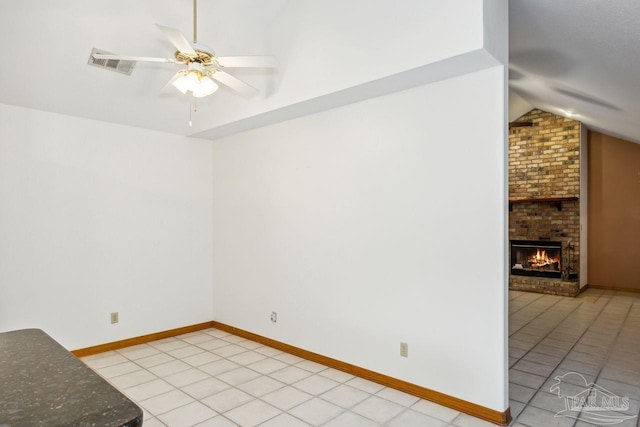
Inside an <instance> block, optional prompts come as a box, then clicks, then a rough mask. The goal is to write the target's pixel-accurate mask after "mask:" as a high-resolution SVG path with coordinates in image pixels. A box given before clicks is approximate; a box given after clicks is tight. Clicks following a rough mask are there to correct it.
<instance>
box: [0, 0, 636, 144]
mask: <svg viewBox="0 0 640 427" xmlns="http://www.w3.org/2000/svg"><path fill="white" fill-rule="evenodd" d="M463 3H464V4H465V5H466V6H465V7H469V6H468V5H469V4H472V3H470V2H468V1H465V2H463ZM478 3H480V2H478ZM437 4H438V1H432V0H403V1H402V2H391V1H388V2H384V1H376V2H372V1H368V0H349V1H347V2H345V1H334V0H326V1H323V2H318V1H308V0H295V1H294V0H260V1H258V0H201V1H200V2H199V5H198V15H199V19H198V39H199V41H200V42H203V43H205V44H207V45H209V46H211V47H212V48H213V49H214V50H215V52H216V53H217V54H218V55H221V56H227V55H251V54H273V55H275V56H276V57H277V58H278V59H279V61H280V68H279V69H278V70H277V71H269V70H234V71H233V74H234V75H236V76H237V77H239V78H241V79H243V80H245V81H246V82H248V83H250V84H251V85H253V86H255V87H256V88H258V89H259V90H260V94H259V95H258V96H256V97H254V98H249V99H247V98H243V97H242V96H239V95H237V94H236V93H233V92H232V91H231V90H228V89H226V88H222V89H221V90H219V91H218V92H217V93H216V94H215V95H214V96H211V97H208V98H204V99H202V100H201V101H200V102H199V104H198V112H197V113H195V114H194V115H193V122H194V125H193V127H192V128H190V127H189V126H188V121H189V102H188V100H187V99H185V97H184V96H183V95H181V94H179V93H178V92H177V91H174V90H165V91H161V89H162V87H163V86H164V85H165V84H166V82H167V81H168V80H169V78H170V77H171V76H172V75H173V74H174V73H175V72H176V70H177V66H176V65H173V64H160V63H137V65H136V67H135V69H134V71H133V73H132V75H131V76H126V75H123V74H118V73H114V72H110V71H107V70H104V69H100V68H97V67H92V66H89V65H87V61H88V59H89V55H90V52H91V49H92V48H94V47H96V48H99V49H103V50H106V51H110V52H115V53H119V54H128V55H142V56H159V57H170V56H172V54H173V51H174V48H173V47H172V45H171V44H170V43H169V42H168V41H167V40H166V38H165V37H164V36H163V34H162V33H161V32H160V31H158V29H157V28H156V26H155V23H160V24H164V25H167V26H170V27H173V28H177V29H179V30H181V31H182V32H183V33H184V34H185V35H187V36H191V34H192V25H193V24H192V0H136V1H129V0H94V1H83V0H51V1H40V0H20V1H14V2H8V1H3V2H0V40H2V46H3V61H2V63H1V64H0V103H5V104H10V105H16V106H22V107H27V108H34V109H41V110H45V111H51V112H56V113H61V114H68V115H73V116H79V117H85V118H90V119H96V120H102V121H108V122H113V123H119V124H125V125H131V126H138V127H143V128H147V129H154V130H159V131H165V132H171V133H178V134H186V135H196V136H202V137H206V138H212V139H213V138H216V137H218V136H221V135H224V134H226V133H231V132H234V131H237V130H241V129H242V126H234V124H235V123H239V122H241V121H242V120H245V119H246V118H247V117H257V116H260V115H263V114H265V113H266V112H269V111H271V112H273V111H283V110H284V109H287V108H288V109H292V108H293V109H295V108H298V109H299V110H300V111H301V113H300V114H302V113H304V111H310V110H309V107H308V105H307V106H306V107H305V106H304V105H306V104H305V102H308V101H309V100H312V99H320V98H322V97H323V96H327V95H328V94H334V93H340V92H341V91H345V90H347V89H349V88H353V87H358V86H361V85H363V84H366V83H368V82H373V81H378V80H380V79H385V78H388V77H389V76H399V77H396V80H395V81H394V82H393V84H394V85H395V86H394V87H395V88H401V87H402V85H398V80H401V79H403V78H405V77H403V76H402V74H401V73H403V72H406V71H408V70H412V69H416V68H418V67H421V66H423V65H424V64H429V63H432V62H435V61H437V60H439V59H441V58H440V56H439V55H440V52H439V51H438V48H437V44H429V49H420V41H421V40H430V39H434V37H437V35H438V34H439V31H440V29H439V28H438V25H443V26H445V27H447V26H449V27H450V26H452V25H453V26H455V25H459V26H460V31H464V25H465V23H464V22H459V20H456V17H455V16H452V17H450V19H449V20H446V22H441V23H434V22H432V21H429V19H430V14H429V10H430V8H431V7H437ZM509 5H510V32H511V34H510V53H511V65H510V87H511V89H512V91H513V93H514V94H515V95H517V96H519V97H521V98H522V99H523V100H524V104H525V105H527V106H533V107H538V108H542V109H545V110H548V111H550V112H555V113H560V114H564V113H565V112H567V111H570V112H574V113H576V118H577V119H578V120H580V121H582V122H584V123H586V124H587V125H588V126H589V127H592V128H594V129H598V130H601V131H603V132H605V133H609V134H612V135H617V136H621V137H625V138H627V139H631V140H634V141H639V142H640V123H639V122H638V121H637V118H638V117H640V84H638V82H637V71H638V70H639V69H640V43H639V42H638V41H639V40H640V27H638V26H637V22H638V21H639V18H640V3H638V2H637V0H616V1H615V2H611V1H607V0H580V1H578V0H570V1H562V2H558V1H556V0H535V1H532V0H510V2H509ZM479 10H481V8H480V9H479ZM425 23H426V24H428V25H426V24H425ZM445 27H443V28H445ZM440 42H442V43H447V45H451V44H452V43H454V44H455V43H456V41H455V40H454V39H447V40H441V41H439V43H440ZM469 48H470V47H469V46H461V47H460V49H461V52H463V51H465V49H466V50H468V49H469ZM406 78H407V79H410V78H411V77H410V76H407V77H406ZM412 84H415V82H413V83H412ZM378 89H379V88H378ZM376 90H377V89H376ZM349 96H353V94H349V93H347V94H345V95H344V97H349ZM325 104H326V103H325ZM288 114H289V115H290V114H291V113H290V112H289V113H288ZM286 116H287V115H286V114H284V115H283V116H282V117H286ZM256 123H258V124H259V123H260V121H259V120H258V121H257V122H256Z"/></svg>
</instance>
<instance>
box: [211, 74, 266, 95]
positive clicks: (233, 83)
mask: <svg viewBox="0 0 640 427" xmlns="http://www.w3.org/2000/svg"><path fill="white" fill-rule="evenodd" d="M209 76H210V77H211V78H212V79H214V80H217V81H219V82H220V83H222V84H223V85H225V86H227V87H229V88H231V89H233V90H235V91H236V92H239V93H241V94H242V95H245V96H251V95H255V94H256V93H258V89H256V88H255V87H253V86H250V85H248V84H246V83H245V82H243V81H242V80H240V79H238V78H236V77H233V76H232V75H231V74H227V73H225V72H224V71H220V70H218V71H216V72H215V73H211V74H209Z"/></svg>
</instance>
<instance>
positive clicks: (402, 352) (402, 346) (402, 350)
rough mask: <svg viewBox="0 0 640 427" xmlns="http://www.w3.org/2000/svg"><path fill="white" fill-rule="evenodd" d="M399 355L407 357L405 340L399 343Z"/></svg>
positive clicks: (407, 351)
mask: <svg viewBox="0 0 640 427" xmlns="http://www.w3.org/2000/svg"><path fill="white" fill-rule="evenodd" d="M400 356H402V357H409V344H407V343H406V342H401V343H400Z"/></svg>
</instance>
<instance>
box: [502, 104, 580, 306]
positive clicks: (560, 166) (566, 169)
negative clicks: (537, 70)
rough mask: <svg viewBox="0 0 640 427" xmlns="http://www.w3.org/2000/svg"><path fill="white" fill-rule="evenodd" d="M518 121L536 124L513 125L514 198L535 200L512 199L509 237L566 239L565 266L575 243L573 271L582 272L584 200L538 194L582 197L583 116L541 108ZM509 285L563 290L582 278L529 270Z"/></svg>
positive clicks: (575, 289) (511, 183)
mask: <svg viewBox="0 0 640 427" xmlns="http://www.w3.org/2000/svg"><path fill="white" fill-rule="evenodd" d="M517 122H532V123H533V126H531V127H516V128H512V129H511V130H510V131H509V200H520V201H522V200H525V199H532V200H531V201H529V202H525V203H513V204H512V205H511V211H510V212H509V239H510V240H551V241H556V242H558V241H559V242H562V252H563V260H562V261H563V264H564V265H563V266H562V268H563V270H564V268H565V267H566V261H567V252H568V251H567V245H569V244H571V245H572V246H573V248H574V253H573V262H572V267H573V271H574V272H576V273H578V274H579V273H580V201H579V200H572V201H564V202H562V204H561V209H558V207H557V205H556V204H554V203H547V202H539V201H535V200H534V199H548V198H558V197H576V198H577V197H579V195H580V122H578V121H575V120H571V119H568V118H565V117H561V116H556V115H554V114H551V113H547V112H545V111H542V110H538V109H535V110H532V111H530V112H529V113H527V114H525V115H524V116H522V117H520V118H519V119H518V120H517ZM509 286H510V288H511V289H520V290H529V291H536V292H544V293H553V294H560V295H575V294H577V293H578V292H579V284H578V283H577V282H566V281H562V280H560V279H541V278H536V277H526V276H510V277H509Z"/></svg>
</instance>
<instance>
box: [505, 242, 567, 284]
mask: <svg viewBox="0 0 640 427" xmlns="http://www.w3.org/2000/svg"><path fill="white" fill-rule="evenodd" d="M511 274H513V275H515V276H534V277H548V278H558V279H559V278H561V277H562V242H551V241H545V240H511Z"/></svg>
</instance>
